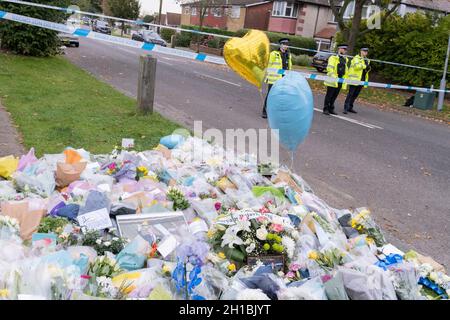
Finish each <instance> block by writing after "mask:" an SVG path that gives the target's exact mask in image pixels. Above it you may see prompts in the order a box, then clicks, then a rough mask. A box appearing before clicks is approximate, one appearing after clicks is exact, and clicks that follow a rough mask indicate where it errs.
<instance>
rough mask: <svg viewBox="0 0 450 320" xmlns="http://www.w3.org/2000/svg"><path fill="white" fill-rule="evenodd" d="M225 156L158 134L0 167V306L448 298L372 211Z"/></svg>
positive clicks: (434, 266) (424, 261)
mask: <svg viewBox="0 0 450 320" xmlns="http://www.w3.org/2000/svg"><path fill="white" fill-rule="evenodd" d="M171 140H173V141H176V143H172V145H168V144H167V143H165V144H164V143H163V141H166V142H167V141H171ZM173 141H172V142H173ZM199 150H202V152H198V151H199ZM205 155H206V156H205ZM230 155H231V154H230V152H229V151H225V150H223V149H221V148H220V147H217V146H215V145H211V144H209V143H207V142H205V141H203V140H201V139H198V138H194V137H182V138H180V137H177V139H171V137H169V138H168V137H165V138H164V139H161V144H160V145H159V146H158V147H157V148H155V149H154V150H149V151H144V152H136V151H133V150H126V149H119V148H115V149H114V151H113V152H112V153H111V154H105V155H92V154H90V153H88V152H87V151H85V150H83V149H78V150H74V149H72V148H67V149H66V150H65V151H64V152H63V153H61V154H51V155H50V154H48V155H44V156H43V157H42V158H40V159H37V158H36V157H35V156H34V151H33V149H32V150H31V151H30V152H29V153H28V154H27V155H24V156H22V157H21V158H20V159H18V158H14V157H12V156H9V157H4V158H0V176H1V177H2V179H1V180H0V204H1V206H0V299H20V300H23V299H83V300H84V299H150V300H159V299H192V300H204V299H206V300H209V299H237V300H252V299H257V300H267V299H275V300H276V299H280V300H281V299H291V300H296V299H314V300H326V299H330V300H363V299H364V300H365V299H369V300H371V299H375V300H382V299H383V300H384V299H386V300H396V299H401V300H415V299H417V300H425V299H448V294H449V293H450V277H448V276H447V275H446V274H445V269H444V268H443V266H441V265H439V264H438V263H436V262H435V261H434V260H432V259H431V258H430V257H425V256H422V255H420V254H419V253H416V252H414V251H409V252H406V253H405V252H403V251H401V250H400V249H398V248H396V247H395V246H393V245H392V244H390V243H388V242H387V241H386V239H385V237H384V235H383V233H382V231H381V230H380V229H379V228H378V226H377V225H376V223H375V222H374V220H373V218H372V217H371V212H370V211H369V209H367V208H359V209H356V210H338V209H335V208H331V207H330V206H328V205H327V204H326V203H325V202H324V201H322V200H321V199H320V198H319V197H317V196H316V195H315V194H314V193H313V192H312V190H311V188H310V187H309V186H308V185H307V184H306V183H305V181H303V180H302V179H301V178H300V177H299V176H298V175H296V174H295V173H292V172H291V171H290V170H288V169H287V168H285V167H282V166H281V167H280V166H279V165H277V164H257V163H256V162H255V161H254V159H253V158H252V157H251V156H249V155H240V156H236V157H235V156H230Z"/></svg>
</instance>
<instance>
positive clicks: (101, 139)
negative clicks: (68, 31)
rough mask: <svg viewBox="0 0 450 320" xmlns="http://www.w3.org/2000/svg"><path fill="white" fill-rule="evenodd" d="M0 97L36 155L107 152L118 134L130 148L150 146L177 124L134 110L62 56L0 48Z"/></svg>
mask: <svg viewBox="0 0 450 320" xmlns="http://www.w3.org/2000/svg"><path fill="white" fill-rule="evenodd" d="M0 61H1V68H0V99H1V101H2V104H3V105H4V106H5V107H6V109H7V110H8V111H9V112H10V113H11V116H12V119H13V121H14V123H15V124H16V125H17V126H18V129H19V131H20V133H21V134H22V137H23V142H24V145H25V147H26V148H30V147H35V149H36V152H37V154H39V155H42V154H44V153H59V152H62V151H63V150H64V148H65V147H67V146H71V147H74V148H81V147H82V148H85V149H86V150H88V151H90V152H93V153H105V152H110V151H111V150H112V149H113V148H114V146H115V145H119V146H120V145H121V141H122V138H134V139H135V145H136V150H148V149H151V148H152V147H154V146H156V145H157V144H158V142H159V139H160V137H162V136H164V135H167V134H170V133H172V132H173V131H174V130H175V129H176V128H178V127H180V125H177V124H176V123H174V122H171V121H169V120H167V119H165V118H163V117H162V116H161V115H159V114H158V113H153V114H152V115H148V116H144V115H139V114H137V113H136V101H135V100H134V99H132V98H129V97H127V96H125V95H123V94H122V93H120V92H118V91H117V90H115V89H114V88H112V87H111V86H109V85H108V84H105V83H103V82H101V81H99V80H97V79H95V78H94V77H93V76H91V75H89V74H88V73H87V72H85V71H83V70H81V69H80V68H78V67H76V66H75V65H73V64H71V63H70V62H68V61H67V60H65V59H64V58H62V57H53V58H31V57H23V56H15V55H10V54H5V53H0Z"/></svg>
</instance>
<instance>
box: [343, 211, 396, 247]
mask: <svg viewBox="0 0 450 320" xmlns="http://www.w3.org/2000/svg"><path fill="white" fill-rule="evenodd" d="M356 212H357V214H356V216H355V217H353V219H352V220H351V221H350V223H351V227H352V228H353V229H356V230H358V232H359V233H362V234H367V235H368V236H369V237H370V238H372V239H373V240H374V241H375V244H376V246H377V247H382V246H383V245H385V244H386V243H387V242H386V240H385V238H384V235H383V233H382V232H381V230H380V228H379V227H378V226H377V225H376V223H375V222H374V221H373V219H372V218H371V217H370V211H369V210H368V209H366V208H363V209H357V210H356Z"/></svg>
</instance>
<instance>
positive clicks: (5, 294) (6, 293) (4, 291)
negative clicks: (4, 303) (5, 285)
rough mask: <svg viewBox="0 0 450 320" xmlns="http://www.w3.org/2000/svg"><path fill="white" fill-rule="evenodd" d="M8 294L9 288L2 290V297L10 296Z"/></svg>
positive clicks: (0, 296) (0, 292)
mask: <svg viewBox="0 0 450 320" xmlns="http://www.w3.org/2000/svg"><path fill="white" fill-rule="evenodd" d="M8 295H9V291H8V289H2V290H0V298H8Z"/></svg>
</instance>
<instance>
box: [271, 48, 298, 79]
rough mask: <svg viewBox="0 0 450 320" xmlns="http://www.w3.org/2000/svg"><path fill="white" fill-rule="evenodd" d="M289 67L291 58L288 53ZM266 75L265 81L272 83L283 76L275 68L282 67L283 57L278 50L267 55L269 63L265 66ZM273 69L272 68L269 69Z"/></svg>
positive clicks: (290, 66)
mask: <svg viewBox="0 0 450 320" xmlns="http://www.w3.org/2000/svg"><path fill="white" fill-rule="evenodd" d="M288 63H289V69H288V70H291V69H292V58H291V55H290V54H289V61H288ZM267 69H268V70H267V76H266V79H265V82H266V83H268V84H274V83H275V82H276V81H277V80H280V79H281V78H282V77H283V76H282V75H281V74H279V73H278V72H277V71H275V70H279V69H283V58H282V57H281V52H280V50H274V51H272V52H271V53H270V56H269V65H268V67H267ZM271 69H273V70H271Z"/></svg>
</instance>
